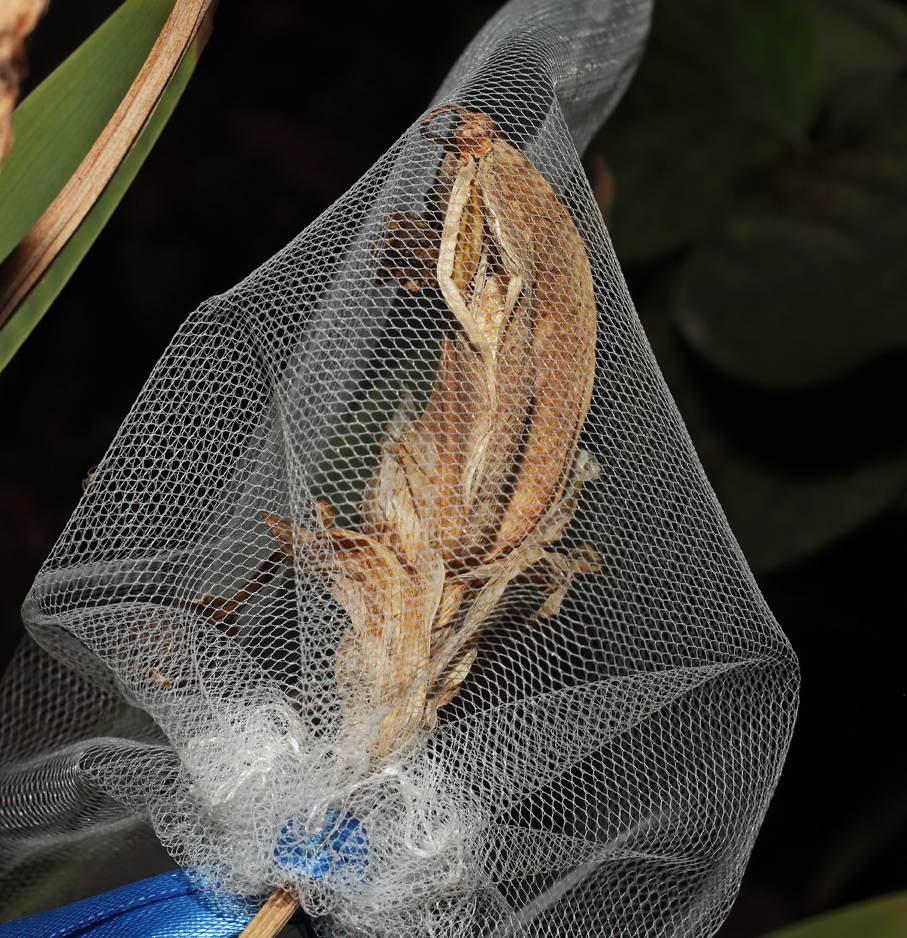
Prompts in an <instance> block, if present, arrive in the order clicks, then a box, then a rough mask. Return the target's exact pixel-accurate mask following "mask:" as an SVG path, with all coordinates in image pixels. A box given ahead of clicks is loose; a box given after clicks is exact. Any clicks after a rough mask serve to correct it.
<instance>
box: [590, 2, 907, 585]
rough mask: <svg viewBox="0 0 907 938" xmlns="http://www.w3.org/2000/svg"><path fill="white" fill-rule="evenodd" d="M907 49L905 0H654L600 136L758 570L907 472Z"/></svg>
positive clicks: (700, 440) (884, 502) (617, 224)
mask: <svg viewBox="0 0 907 938" xmlns="http://www.w3.org/2000/svg"><path fill="white" fill-rule="evenodd" d="M905 69H907V8H905V6H904V5H902V4H901V3H898V2H896V0H763V2H760V3H752V2H749V0H659V2H658V3H656V4H655V15H654V21H653V30H652V36H651V40H650V44H649V47H648V50H647V52H646V55H645V57H644V58H643V62H642V65H641V67H640V70H639V74H638V76H637V78H636V80H635V81H634V83H633V84H632V85H631V87H630V91H629V92H628V95H627V97H626V99H625V100H624V101H623V102H622V104H621V105H620V107H619V108H618V110H617V112H616V113H615V115H614V118H613V119H612V120H611V121H610V122H609V123H608V124H607V125H606V126H605V128H604V130H603V131H602V133H601V134H600V135H599V137H598V138H597V139H596V141H594V143H593V145H592V149H591V154H590V155H591V159H590V162H589V166H590V169H591V171H592V174H593V177H594V178H593V182H595V176H596V174H597V176H598V178H599V179H603V178H604V174H605V173H606V172H609V173H613V177H614V192H615V196H614V201H613V205H605V206H603V209H605V210H606V215H607V214H608V213H609V212H610V230H611V234H612V237H613V240H614V245H615V249H616V251H617V254H618V257H619V258H620V260H621V263H622V264H623V266H624V269H625V271H626V274H627V278H628V282H629V284H630V287H631V292H632V293H633V295H634V299H635V300H636V303H637V306H638V307H639V309H640V315H641V316H642V319H643V324H644V325H645V327H646V330H647V333H648V335H649V338H650V341H651V342H652V345H653V348H654V349H655V351H656V355H657V357H658V360H659V364H660V365H661V367H662V370H663V371H664V373H665V377H666V378H667V380H668V384H669V385H670V387H671V390H672V392H673V393H674V396H675V399H676V400H677V403H678V406H679V407H680V410H681V412H682V413H683V415H684V418H685V420H686V421H687V425H688V427H689V429H690V433H691V436H692V437H693V442H694V443H695V445H696V448H697V450H698V452H699V454H700V458H701V459H702V461H703V465H704V466H705V469H706V472H707V474H708V475H709V478H710V480H711V482H712V484H713V486H714V487H715V489H716V492H717V494H718V496H719V498H720V500H721V502H722V505H723V506H724V508H725V511H726V512H727V515H728V519H729V521H730V522H731V526H732V527H733V528H734V531H735V533H736V535H737V537H738V539H739V540H740V543H741V546H742V547H743V549H744V552H745V553H746V555H747V558H748V559H749V561H750V563H751V565H752V566H753V568H754V570H755V571H756V572H757V573H765V572H770V571H773V570H776V569H778V568H779V567H783V566H785V565H788V564H790V563H792V562H795V561H798V560H801V559H803V558H805V557H807V556H809V555H810V554H812V553H813V552H815V551H817V550H819V549H821V548H823V547H825V546H827V545H828V544H829V543H831V542H832V541H833V540H835V539H837V538H839V537H841V536H842V535H844V534H847V533H849V532H851V531H853V530H854V529H855V528H856V527H857V526H859V525H860V524H862V523H864V522H865V521H867V520H868V519H870V518H872V517H874V516H876V515H878V514H879V513H880V512H882V511H884V510H885V509H887V508H889V507H891V506H892V505H894V504H897V503H899V500H900V499H902V498H903V495H904V491H905V485H907V434H905V433H904V432H903V427H904V420H903V416H902V411H903V408H904V405H905V404H907V381H905V380H898V379H897V378H892V372H893V371H894V372H898V371H899V372H900V373H901V374H903V373H904V369H903V367H902V366H903V364H904V355H905V352H907V316H905V315H904V305H905V303H904V297H905V296H907V264H905V263H904V262H903V258H904V257H905V255H907V75H905ZM602 161H604V163H605V164H606V165H607V170H604V169H602V168H601V167H602ZM596 167H598V169H596ZM597 188H599V190H600V191H607V187H605V186H602V185H600V186H598V187H597ZM892 361H893V362H894V364H895V365H896V366H897V367H893V365H892ZM845 391H846V392H848V393H845ZM807 403H808V406H806V405H807ZM836 414H837V415H838V416H839V419H837V420H836V419H834V417H835V415H836ZM742 415H743V416H742ZM880 415H881V416H880ZM747 417H748V418H749V419H747ZM864 419H865V420H867V421H868V422H869V423H871V424H872V427H873V431H874V432H873V433H872V434H871V439H870V438H869V436H870V434H868V433H867V431H866V428H865V427H863V428H861V427H860V426H859V425H860V423H861V421H863V420H864ZM782 441H783V444H784V446H783V447H782V445H781V443H782ZM817 453H821V457H822V458H821V459H819V458H816V454H817Z"/></svg>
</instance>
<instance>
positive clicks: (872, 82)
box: [806, 0, 907, 129]
mask: <svg viewBox="0 0 907 938" xmlns="http://www.w3.org/2000/svg"><path fill="white" fill-rule="evenodd" d="M806 9H807V11H808V13H809V16H810V19H811V20H812V23H813V27H814V29H815V31H816V36H817V40H818V48H819V56H820V59H821V62H822V66H823V69H824V71H825V74H826V79H827V83H828V91H827V97H826V101H825V106H826V108H827V111H828V123H829V124H830V125H831V127H832V128H834V129H842V128H843V127H845V126H846V125H847V124H849V123H851V122H853V121H854V120H855V119H857V118H860V117H861V116H863V115H864V114H865V113H866V112H867V111H868V110H869V109H870V108H871V107H872V106H873V105H874V104H875V103H876V102H877V101H878V100H879V98H881V97H882V96H883V95H884V94H885V92H886V91H887V90H888V88H889V87H890V85H891V84H892V82H893V81H894V80H895V79H896V78H897V76H898V74H899V73H900V72H902V71H903V70H904V68H905V66H907V10H905V9H904V7H903V6H902V5H901V4H899V3H896V2H894V0H806Z"/></svg>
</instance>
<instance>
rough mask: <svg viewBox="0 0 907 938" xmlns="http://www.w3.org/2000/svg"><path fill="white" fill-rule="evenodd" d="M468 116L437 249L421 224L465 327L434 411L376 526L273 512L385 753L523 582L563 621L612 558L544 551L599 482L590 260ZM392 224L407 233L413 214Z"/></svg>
mask: <svg viewBox="0 0 907 938" xmlns="http://www.w3.org/2000/svg"><path fill="white" fill-rule="evenodd" d="M457 111H458V113H460V114H461V115H462V116H463V117H464V118H465V120H464V122H463V123H462V124H461V125H460V126H459V127H458V128H457V130H456V132H455V134H454V137H453V147H454V149H453V152H451V153H449V154H448V155H447V156H446V158H445V160H444V163H443V165H442V168H441V174H440V180H441V182H440V185H441V188H442V190H443V191H444V193H445V194H444V196H442V198H443V204H444V206H445V216H444V225H443V230H442V231H441V233H440V237H439V240H438V242H437V244H436V245H435V244H432V243H431V241H430V240H429V239H428V236H427V234H426V232H427V231H429V230H430V229H429V228H428V226H427V225H426V224H425V223H422V222H420V221H419V220H418V219H415V218H414V216H406V220H405V226H406V228H405V230H406V231H411V232H416V233H417V234H418V237H419V238H421V239H422V243H421V245H420V247H419V254H418V257H419V258H422V259H424V258H425V257H434V256H437V268H436V272H435V276H436V279H437V283H438V285H439V286H440V288H441V291H442V293H443V295H444V298H445V300H446V301H447V304H448V306H449V308H450V310H451V313H452V314H453V317H455V321H454V322H453V323H452V325H451V329H450V331H449V333H448V334H447V335H446V336H445V339H444V343H443V348H442V353H441V361H440V365H439V369H438V374H437V378H436V380H435V383H434V386H433V389H432V392H431V395H430V397H429V400H428V403H427V404H426V407H425V410H424V412H423V413H422V414H421V415H417V414H416V413H415V412H414V411H413V409H412V404H411V402H410V400H409V399H408V398H404V400H402V401H401V404H400V407H399V409H398V411H397V413H396V415H395V416H394V418H393V420H392V421H391V423H390V425H389V426H388V428H387V432H386V434H385V436H384V437H383V438H382V440H381V441H380V443H379V450H380V459H379V464H378V467H377V468H376V470H375V472H374V474H373V476H372V478H371V479H370V480H369V482H368V484H367V485H366V488H365V491H364V493H363V501H362V506H361V518H362V523H361V530H360V531H353V530H346V529H339V528H333V527H331V519H332V513H331V511H330V507H329V506H328V505H327V504H326V503H319V508H320V517H321V518H322V519H323V520H322V523H321V525H320V527H319V529H318V530H316V531H305V530H302V529H299V528H296V527H293V526H291V525H290V524H289V523H287V522H286V521H283V520H281V519H279V518H277V517H276V516H274V515H269V514H267V513H264V514H265V521H266V523H267V525H268V527H269V530H270V531H271V534H272V535H273V536H274V538H275V539H276V541H277V543H278V545H279V547H280V548H281V550H282V551H283V552H284V554H285V556H286V559H287V561H288V562H294V563H296V564H298V565H300V566H301V567H302V568H303V569H306V570H307V571H309V572H310V573H311V574H314V575H318V576H322V577H324V578H325V580H326V581H327V582H328V584H329V585H330V588H331V591H332V593H333V595H334V598H335V599H336V600H337V602H338V603H339V604H340V605H341V606H342V607H343V608H344V609H345V610H346V612H347V614H348V615H349V617H350V622H351V625H350V628H349V629H348V630H347V632H346V633H345V635H344V636H343V638H342V640H341V642H340V645H339V647H338V649H337V656H336V663H335V673H336V678H337V686H338V692H339V694H340V697H341V700H342V708H343V721H344V727H345V731H346V732H348V733H352V734H357V735H358V734H361V736H362V744H363V745H364V746H366V747H367V748H368V749H369V750H370V751H371V752H372V753H373V756H374V757H375V758H381V757H384V756H387V755H389V754H391V753H393V752H395V751H397V750H399V749H402V748H404V747H406V746H407V745H409V744H410V743H411V742H413V741H414V740H415V739H418V738H419V737H420V736H421V734H422V733H423V732H424V731H426V730H427V729H429V728H430V727H431V726H432V725H433V724H434V721H435V715H436V711H437V709H438V707H440V706H443V705H444V704H445V703H447V702H448V701H449V700H450V699H451V698H452V697H453V696H454V695H455V694H456V692H457V689H458V687H459V685H460V683H461V682H462V680H463V679H464V677H465V676H466V674H467V673H468V671H469V667H470V665H471V663H472V661H473V659H474V657H475V654H476V648H477V643H478V641H479V638H480V636H481V634H482V632H483V630H485V629H486V628H487V627H488V626H489V625H490V624H491V623H493V622H494V621H496V620H497V619H499V618H500V617H501V615H502V614H503V613H504V611H505V610H506V609H507V607H508V606H509V605H510V604H511V601H512V600H513V598H514V591H513V590H511V589H510V587H511V586H512V585H513V584H514V583H515V582H516V581H518V580H520V581H522V582H524V583H526V582H529V581H530V580H531V582H532V584H533V585H535V586H537V587H538V588H539V590H540V592H539V600H538V606H537V607H535V608H534V609H531V610H527V613H528V614H529V615H532V614H533V613H534V614H535V615H536V616H546V615H552V614H554V613H555V612H556V611H557V609H558V607H559V605H560V601H561V599H562V598H563V596H564V594H565V592H566V589H567V586H568V584H569V582H570V579H571V577H572V576H574V575H576V574H579V573H588V572H592V571H594V570H596V569H597V564H598V558H597V556H596V555H595V553H594V552H593V551H592V550H591V548H588V547H587V548H581V549H579V550H578V551H574V552H573V553H572V554H570V555H565V554H560V553H556V552H553V551H549V550H547V548H548V547H549V546H550V545H551V544H553V543H555V542H556V541H557V540H559V538H560V537H561V536H562V535H563V533H564V530H565V528H566V526H567V524H569V522H570V520H571V519H572V517H573V514H574V512H575V510H576V503H577V499H578V497H579V490H580V487H581V485H582V483H583V482H585V481H587V480H589V479H593V478H595V477H596V476H597V474H598V466H597V465H596V464H595V463H594V461H593V460H592V459H591V457H590V456H588V455H587V454H586V453H584V452H582V451H579V452H578V451H577V440H578V437H579V433H580V430H581V428H582V424H583V420H584V419H585V415H586V412H587V410H588V407H589V401H590V398H591V393H592V381H593V377H594V367H595V324H596V314H595V302H594V297H593V292H592V277H591V272H590V269H589V262H588V259H587V257H586V253H585V249H584V248H583V244H582V241H581V239H580V237H579V234H578V233H577V231H576V228H575V226H574V225H573V222H572V220H571V218H570V216H569V213H568V212H567V210H566V208H565V207H564V206H563V204H562V203H561V202H560V199H559V198H558V196H557V195H556V194H555V193H554V191H553V190H552V189H551V187H550V186H549V185H548V183H547V182H545V180H544V179H543V178H542V177H541V175H540V174H539V173H538V172H537V171H536V169H535V168H534V167H533V166H532V164H531V163H530V162H529V160H527V159H526V157H524V156H523V155H522V154H521V153H520V152H519V151H518V150H516V149H514V148H513V147H511V146H510V145H509V144H508V143H506V142H505V141H504V140H503V139H501V137H500V136H499V134H498V132H497V130H496V128H495V125H494V123H493V122H492V121H491V120H490V119H489V118H488V117H486V116H484V115H481V114H473V113H470V112H468V111H461V110H460V109H457ZM432 116H433V115H430V118H429V119H431V117H432ZM401 218H402V216H401ZM389 227H390V228H391V230H392V231H404V227H403V222H401V221H400V218H398V219H397V221H395V222H393V223H392V224H391V225H390V226H389ZM395 237H397V238H398V240H395V241H394V248H393V249H394V251H395V254H394V257H393V264H392V265H390V264H388V265H385V266H392V267H393V270H394V271H395V272H397V273H399V276H400V277H401V279H402V280H403V281H404V284H405V285H406V286H407V288H408V289H410V290H413V289H418V288H419V282H417V280H416V279H414V278H413V277H412V276H410V275H411V274H413V273H414V272H418V270H419V264H418V262H417V261H413V260H407V259H406V258H405V257H404V256H403V251H402V250H401V245H402V244H403V243H404V242H403V241H402V240H399V238H400V236H399V235H397V236H395ZM427 279H428V278H425V280H426V281H427ZM523 601H525V593H523ZM376 724H378V726H377V731H376Z"/></svg>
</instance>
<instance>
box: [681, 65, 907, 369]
mask: <svg viewBox="0 0 907 938" xmlns="http://www.w3.org/2000/svg"><path fill="white" fill-rule="evenodd" d="M905 256H907V82H905V81H903V80H902V81H901V82H900V84H899V85H898V87H897V90H896V93H892V94H891V95H889V100H888V101H887V103H886V106H885V108H884V109H883V110H882V111H881V112H880V114H879V116H878V120H877V121H876V123H875V126H874V127H873V128H872V130H871V131H869V132H867V133H866V134H865V135H864V137H863V139H862V140H857V141H856V142H855V143H848V145H846V146H844V145H841V144H839V143H830V144H828V145H827V146H825V147H824V148H817V150H816V152H815V153H813V154H811V155H809V156H808V157H806V158H804V159H802V160H800V161H798V162H796V163H794V164H793V165H787V166H785V167H782V168H780V169H779V170H778V171H776V172H775V173H774V174H773V175H772V176H771V177H770V178H769V179H768V180H767V182H766V185H765V186H764V188H763V189H762V190H760V191H758V192H755V193H752V194H750V195H749V196H747V197H746V198H743V199H741V200H739V201H738V202H737V204H736V206H735V207H734V209H733V210H732V211H729V212H728V213H727V216H726V219H725V221H724V222H723V224H721V225H720V226H719V227H718V229H717V230H716V232H715V233H714V235H713V236H712V237H710V238H709V239H708V240H707V241H705V242H703V243H701V244H700V245H698V246H697V247H696V248H695V249H694V251H693V253H692V255H691V256H690V258H689V260H688V262H687V263H686V264H685V266H684V268H683V270H682V271H681V273H680V275H679V278H678V282H677V287H676V292H675V298H674V307H673V315H674V321H675V323H676V325H677V326H679V328H680V330H681V332H682V334H683V335H684V337H685V338H686V339H687V341H688V342H690V344H691V345H693V346H694V347H695V348H696V349H697V351H698V352H699V353H700V354H701V355H702V356H703V357H705V358H706V359H707V360H708V361H709V362H710V363H711V364H713V365H714V366H716V367H718V368H721V369H722V370H724V371H726V372H728V373H729V374H732V375H734V376H735V377H737V378H740V379H743V380H746V381H751V382H755V383H758V384H761V385H769V386H779V387H783V386H797V385H803V384H810V383H816V382H820V381H824V380H828V379H830V378H833V377H835V376H836V375H839V374H841V373H842V372H845V371H847V370H849V369H851V368H853V367H855V366H856V365H857V364H860V363H861V362H863V361H864V360H866V359H868V358H870V357H871V356H872V355H874V354H876V353H878V352H880V351H883V350H887V349H891V348H898V347H902V346H904V345H907V316H905V315H904V296H905V295H907V265H905V264H904V257H905Z"/></svg>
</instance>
